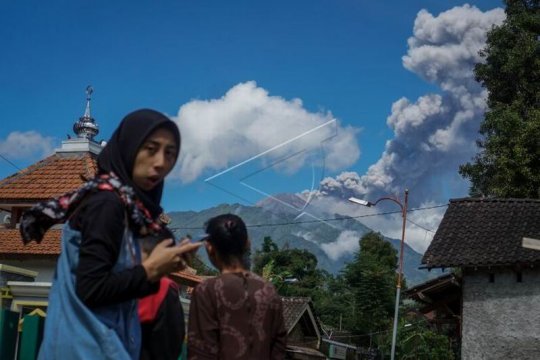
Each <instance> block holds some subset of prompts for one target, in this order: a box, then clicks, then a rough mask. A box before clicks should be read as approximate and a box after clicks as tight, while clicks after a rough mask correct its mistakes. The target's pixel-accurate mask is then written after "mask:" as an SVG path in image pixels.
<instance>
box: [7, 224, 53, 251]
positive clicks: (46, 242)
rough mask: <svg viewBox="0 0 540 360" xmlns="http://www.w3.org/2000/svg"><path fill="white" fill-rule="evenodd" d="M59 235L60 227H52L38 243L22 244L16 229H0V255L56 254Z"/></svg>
mask: <svg viewBox="0 0 540 360" xmlns="http://www.w3.org/2000/svg"><path fill="white" fill-rule="evenodd" d="M60 236H61V230H60V229H52V230H49V231H47V232H46V233H45V236H44V238H43V241H42V242H41V243H40V244H37V243H35V242H32V243H30V244H28V245H24V244H23V242H22V239H21V234H20V233H19V230H18V229H0V257H1V258H7V257H9V258H16V257H25V256H28V255H32V257H34V258H35V257H36V256H44V257H51V256H58V255H59V254H60Z"/></svg>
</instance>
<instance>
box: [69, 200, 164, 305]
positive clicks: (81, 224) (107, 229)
mask: <svg viewBox="0 0 540 360" xmlns="http://www.w3.org/2000/svg"><path fill="white" fill-rule="evenodd" d="M125 222H126V216H125V206H124V204H123V203H122V201H121V200H120V198H119V197H118V195H116V194H115V193H113V192H111V191H99V192H97V193H95V194H92V195H90V196H89V197H88V198H87V199H85V200H83V204H82V205H81V206H80V207H79V208H78V209H77V212H76V214H75V215H74V216H73V217H72V218H71V219H70V225H71V227H72V228H73V229H76V230H79V231H80V232H81V235H82V242H81V248H80V253H79V266H78V267H77V270H76V292H77V295H78V296H79V298H80V299H81V300H82V301H83V302H84V304H86V306H88V307H89V308H96V307H100V306H105V305H110V304H114V303H119V302H124V301H128V300H131V299H135V298H141V297H144V296H146V295H149V294H152V293H155V292H157V290H158V288H159V282H150V281H148V279H147V276H146V271H145V270H144V268H143V266H142V265H140V264H138V265H136V266H135V267H133V268H131V269H126V270H123V271H120V272H112V269H113V267H114V265H115V264H116V261H117V259H118V255H119V254H120V248H121V244H122V238H123V236H124V230H125V228H124V227H125Z"/></svg>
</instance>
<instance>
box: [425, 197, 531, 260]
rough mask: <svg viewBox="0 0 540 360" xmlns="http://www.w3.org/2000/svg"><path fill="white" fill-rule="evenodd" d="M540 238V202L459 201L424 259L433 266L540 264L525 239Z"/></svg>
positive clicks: (510, 200) (453, 203) (440, 226)
mask: <svg viewBox="0 0 540 360" xmlns="http://www.w3.org/2000/svg"><path fill="white" fill-rule="evenodd" d="M523 237H530V238H535V239H540V200H533V199H475V198H465V199H455V200H451V201H450V205H449V207H448V209H447V210H446V213H445V214H444V217H443V219H442V221H441V224H440V225H439V228H438V230H437V232H436V234H435V236H434V238H433V241H432V242H431V244H430V245H429V247H428V249H427V251H426V252H425V254H424V257H423V258H422V264H425V265H426V267H428V268H433V267H467V266H498V265H514V264H533V263H540V251H535V250H531V249H525V248H523V247H522V246H521V244H522V238H523Z"/></svg>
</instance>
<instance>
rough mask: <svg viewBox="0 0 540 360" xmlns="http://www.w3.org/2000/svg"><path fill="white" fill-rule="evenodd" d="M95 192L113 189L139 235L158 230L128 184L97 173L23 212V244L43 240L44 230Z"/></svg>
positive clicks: (66, 216) (157, 224)
mask: <svg viewBox="0 0 540 360" xmlns="http://www.w3.org/2000/svg"><path fill="white" fill-rule="evenodd" d="M97 191H113V192H115V193H116V194H118V196H119V197H120V199H121V200H122V202H123V203H124V205H125V207H126V210H127V214H128V218H129V219H130V225H131V228H132V229H133V230H134V231H135V232H136V233H137V234H139V235H147V234H155V233H157V232H159V231H160V230H161V223H160V222H159V221H157V220H154V219H153V218H152V216H151V214H150V212H149V211H148V210H147V209H146V207H145V206H144V205H143V203H142V202H141V201H140V200H139V199H138V198H137V196H136V194H135V191H134V190H133V188H132V187H131V186H128V185H125V184H122V182H121V181H120V179H119V178H118V177H117V176H116V175H115V174H114V173H112V172H111V173H109V174H101V175H98V176H96V177H95V178H93V179H92V180H90V181H88V182H86V183H85V184H83V185H82V186H81V187H80V188H79V189H77V190H75V191H72V192H69V193H67V194H65V195H62V196H60V197H59V198H56V199H51V200H48V201H44V202H41V203H38V204H37V205H35V206H33V207H32V208H30V209H29V210H27V211H25V212H24V214H23V216H22V219H21V225H20V228H19V229H20V232H21V236H22V239H23V243H24V244H28V243H29V242H31V241H36V242H37V243H38V244H39V243H40V242H41V241H42V240H43V236H44V235H45V232H47V230H49V229H50V228H51V227H52V226H53V225H55V224H58V223H62V222H65V221H67V220H68V219H69V218H70V216H71V215H72V214H73V212H74V211H75V209H76V208H77V207H78V206H79V205H80V204H81V202H82V200H83V199H84V198H85V197H86V196H87V195H90V194H92V193H95V192H97Z"/></svg>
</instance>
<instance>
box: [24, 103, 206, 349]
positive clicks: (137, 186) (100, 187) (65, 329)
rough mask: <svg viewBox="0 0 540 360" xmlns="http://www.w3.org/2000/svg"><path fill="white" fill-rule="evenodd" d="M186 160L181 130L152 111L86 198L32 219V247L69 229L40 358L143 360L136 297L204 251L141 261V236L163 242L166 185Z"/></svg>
mask: <svg viewBox="0 0 540 360" xmlns="http://www.w3.org/2000/svg"><path fill="white" fill-rule="evenodd" d="M179 152H180V133H179V131H178V128H177V126H176V124H175V123H174V122H172V121H171V120H169V119H168V118H167V117H165V116H164V115H163V114H161V113H159V112H156V111H153V110H139V111H135V112H133V113H131V114H129V115H127V116H126V117H125V118H124V119H123V120H122V122H121V123H120V126H119V127H118V128H117V129H116V131H115V132H114V133H113V135H112V138H111V140H110V141H109V142H108V143H107V145H106V146H105V148H104V149H103V150H102V152H101V154H100V155H99V157H98V174H97V176H96V177H95V178H94V179H92V180H90V181H88V182H87V183H86V184H85V185H83V187H81V188H80V189H78V190H77V191H75V192H73V193H70V194H66V195H64V196H62V197H60V198H59V199H57V200H53V201H48V202H46V203H42V204H38V205H37V206H36V207H34V208H32V209H30V210H29V211H28V212H27V213H25V215H24V217H23V221H22V225H21V234H22V236H23V240H24V241H25V242H28V241H31V240H36V241H38V242H39V241H41V239H42V237H43V234H44V233H45V231H46V230H47V229H48V227H50V225H52V224H54V223H58V222H63V221H66V224H65V225H64V230H63V235H62V254H61V256H60V258H59V260H58V267H57V272H56V275H55V279H54V281H53V286H52V289H51V294H50V297H49V309H48V316H47V318H48V320H47V322H46V327H45V337H44V340H43V344H42V347H41V351H40V356H39V358H40V359H56V358H59V357H61V358H69V359H83V358H87V359H89V358H111V359H112V358H115V359H138V358H139V352H140V343H141V340H140V324H139V319H138V316H137V299H138V298H141V297H144V296H147V295H149V294H152V293H155V292H156V291H157V290H158V287H159V279H160V278H161V277H162V276H165V275H167V274H168V273H170V272H173V271H176V270H179V269H180V268H181V267H182V266H183V264H185V263H184V261H183V259H182V257H183V254H185V253H187V252H190V251H193V250H195V249H196V248H197V247H198V246H200V244H182V245H179V246H173V245H174V241H173V240H172V239H168V240H165V241H163V242H161V243H160V244H158V245H157V246H156V248H155V249H154V251H153V252H152V254H151V255H150V256H149V257H148V259H146V260H145V261H144V262H142V263H141V261H140V250H139V244H138V241H137V240H136V238H137V237H141V236H146V235H149V234H150V235H151V234H159V233H160V232H162V231H163V228H164V226H165V225H164V224H163V223H161V222H160V219H159V218H160V215H161V214H162V208H161V206H160V201H161V195H162V191H163V180H164V178H165V176H166V175H167V174H168V173H169V172H170V171H171V170H172V168H173V166H174V164H175V162H176V160H177V158H178V154H179Z"/></svg>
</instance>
